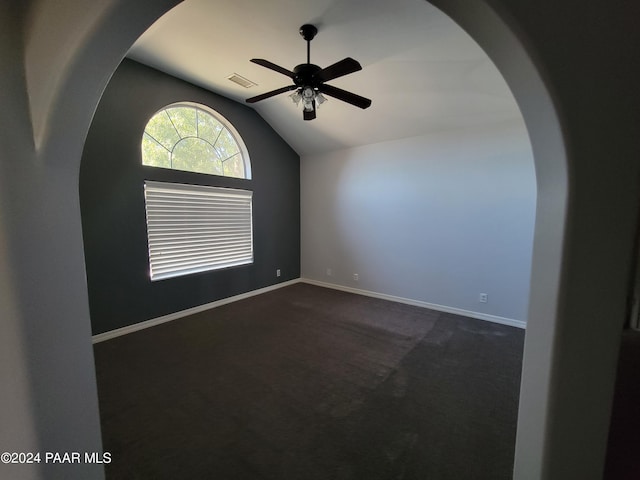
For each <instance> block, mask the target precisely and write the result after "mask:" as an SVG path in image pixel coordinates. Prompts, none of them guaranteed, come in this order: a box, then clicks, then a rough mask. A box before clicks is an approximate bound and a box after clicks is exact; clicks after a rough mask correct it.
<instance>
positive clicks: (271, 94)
mask: <svg viewBox="0 0 640 480" xmlns="http://www.w3.org/2000/svg"><path fill="white" fill-rule="evenodd" d="M296 88H298V87H296V86H295V85H288V86H286V87H282V88H278V89H277V90H272V91H270V92H267V93H263V94H262V95H256V96H255V97H251V98H247V99H246V100H245V102H247V103H256V102H259V101H260V100H264V99H265V98H270V97H274V96H276V95H280V94H281V93H284V92H289V91H291V90H295V89H296Z"/></svg>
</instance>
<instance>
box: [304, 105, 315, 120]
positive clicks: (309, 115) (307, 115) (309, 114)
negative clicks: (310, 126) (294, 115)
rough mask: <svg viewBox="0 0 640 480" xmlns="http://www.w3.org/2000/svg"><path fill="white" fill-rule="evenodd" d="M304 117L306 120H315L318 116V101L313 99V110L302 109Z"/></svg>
mask: <svg viewBox="0 0 640 480" xmlns="http://www.w3.org/2000/svg"><path fill="white" fill-rule="evenodd" d="M302 118H304V119H305V120H313V119H314V118H316V101H315V100H314V101H313V110H311V111H310V112H307V111H306V110H302Z"/></svg>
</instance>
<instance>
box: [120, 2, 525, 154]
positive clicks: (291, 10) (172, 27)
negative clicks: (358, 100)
mask: <svg viewBox="0 0 640 480" xmlns="http://www.w3.org/2000/svg"><path fill="white" fill-rule="evenodd" d="M305 23H312V24H314V25H316V26H317V27H318V35H317V36H316V38H315V39H314V40H313V41H312V42H311V63H315V64H317V65H320V66H321V67H326V66H328V65H330V64H333V63H335V62H336V61H338V60H341V59H343V58H345V57H353V58H355V59H356V60H358V61H359V62H360V64H361V65H362V67H363V70H362V71H359V72H356V73H353V74H350V75H347V76H345V77H341V78H338V79H335V80H332V81H330V82H327V83H328V84H330V85H334V86H336V87H340V88H343V89H345V90H349V91H352V92H354V93H357V94H359V95H362V96H364V97H368V98H370V99H372V100H373V103H372V105H371V107H369V108H368V109H366V110H361V109H359V108H357V107H353V106H351V105H349V104H346V103H344V102H341V101H340V100H337V99H334V98H331V97H329V101H328V102H327V103H325V104H324V105H322V107H320V109H318V112H317V118H316V119H315V120H312V121H303V120H302V111H301V107H296V106H295V105H294V104H293V103H292V101H291V99H289V98H288V96H287V94H281V95H279V96H276V97H272V98H270V99H267V100H263V101H261V102H258V103H255V104H253V108H255V109H256V110H257V111H258V113H259V114H260V115H261V116H262V117H263V118H264V119H265V120H266V121H267V122H268V123H269V124H270V125H271V126H272V127H273V128H274V129H275V130H276V131H277V132H278V133H279V134H280V135H281V136H282V137H283V138H284V139H285V140H286V141H287V143H289V145H291V146H292V147H293V148H294V149H295V150H296V151H297V152H298V153H299V154H300V155H312V154H316V153H322V152H326V151H331V150H336V149H341V148H346V147H354V146H359V145H366V144H371V143H377V142H381V141H388V140H395V139H399V138H407V137H413V136H417V135H422V134H426V133H430V132H434V131H443V130H449V129H455V128H463V127H473V126H477V125H486V124H490V123H503V122H512V121H521V118H522V117H521V115H520V112H519V110H518V107H517V105H516V103H515V100H514V98H513V96H512V95H511V93H510V91H509V88H508V87H507V85H506V83H505V81H504V79H503V78H502V76H501V75H500V73H499V72H498V70H497V69H496V67H495V66H494V65H493V63H492V62H491V61H490V60H489V58H488V57H487V56H486V54H485V53H484V52H483V51H482V50H481V49H480V47H479V46H478V45H477V44H476V43H475V42H474V41H473V40H472V39H471V38H470V37H469V36H468V35H467V34H466V33H465V32H464V31H463V30H462V29H461V28H459V27H458V26H457V25H456V24H455V23H454V22H453V21H452V20H450V19H449V18H448V17H447V16H445V15H444V14H443V13H441V12H440V11H439V10H437V9H436V8H435V7H433V6H432V5H431V4H429V3H427V2H426V1H424V0H394V1H393V2H391V1H389V0H269V1H264V0H262V1H261V0H215V1H213V0H186V1H185V2H184V3H182V4H180V5H178V6H177V7H175V8H174V9H173V10H171V11H170V12H168V13H167V14H166V15H164V16H163V17H162V18H160V19H159V20H158V21H157V22H156V23H155V24H154V25H152V26H151V28H149V30H147V31H146V32H145V33H144V34H143V35H142V36H141V37H140V38H139V39H138V41H137V42H136V43H135V44H134V45H133V47H132V48H131V50H130V52H129V54H128V56H129V57H130V58H132V59H134V60H137V61H139V62H141V63H144V64H146V65H149V66H152V67H155V68H157V69H159V70H161V71H164V72H167V73H170V74H172V75H174V76H176V77H179V78H182V79H184V80H187V81H189V82H191V83H194V84H196V85H200V86H202V87H205V88H207V89H209V90H212V91H214V92H216V93H219V94H221V95H223V96H225V97H228V98H231V99H234V100H237V101H239V102H242V103H244V100H245V99H246V98H249V97H252V96H255V95H259V94H262V93H265V92H268V91H270V90H274V89H276V88H279V87H283V86H286V85H289V84H291V83H292V82H291V80H290V79H289V78H288V77H286V76H284V75H281V74H279V73H276V72H274V71H272V70H269V69H266V68H264V67H261V66H259V65H255V64H253V63H251V62H250V61H249V60H250V59H251V58H264V59H267V60H269V61H271V62H273V63H276V64H278V65H281V66H283V67H285V68H287V69H289V70H292V69H293V67H294V66H296V65H298V64H300V63H305V62H306V42H305V41H304V39H303V38H302V37H301V36H300V34H299V33H298V30H299V28H300V26H301V25H303V24H305ZM232 73H237V74H240V75H242V76H243V77H246V78H248V79H249V80H252V81H253V82H255V83H257V84H258V85H257V86H255V87H252V88H249V89H245V88H243V87H240V86H238V85H236V84H235V83H233V82H231V81H229V80H228V79H227V77H228V76H229V75H231V74H232Z"/></svg>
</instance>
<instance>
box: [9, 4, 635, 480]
mask: <svg viewBox="0 0 640 480" xmlns="http://www.w3.org/2000/svg"><path fill="white" fill-rule="evenodd" d="M176 3H177V2H176V1H172V0H167V1H166V2H155V1H152V0H148V1H144V2H137V3H136V5H135V6H131V4H130V3H128V2H126V1H124V0H111V1H110V0H104V1H103V2H101V3H100V7H101V8H96V9H94V10H92V11H91V12H86V11H83V8H82V6H81V5H80V4H79V2H78V1H77V0H67V1H65V2H64V3H61V2H56V1H53V0H51V1H46V0H43V1H41V2H39V3H38V4H37V5H36V7H37V8H34V9H33V11H32V12H31V13H32V14H31V17H30V18H31V21H30V22H28V25H27V26H28V28H27V33H26V45H25V57H26V82H27V87H28V94H29V98H30V104H29V106H30V110H31V117H32V119H34V120H33V126H34V136H35V147H36V153H35V154H34V156H35V158H36V159H37V163H38V164H39V165H40V166H42V165H44V167H43V168H44V169H45V170H46V172H45V173H47V172H48V173H56V172H62V175H60V176H59V178H58V183H57V184H56V188H51V189H50V190H48V191H45V192H43V193H42V194H41V196H40V197H39V199H40V200H39V201H40V202H41V203H43V204H44V203H45V202H47V201H51V202H53V201H54V200H56V201H57V200H58V194H59V193H60V192H61V191H63V190H68V191H71V192H72V193H71V194H66V195H63V196H62V198H63V200H62V201H57V203H56V204H55V205H53V206H51V207H50V208H51V210H50V212H49V213H51V214H53V215H58V216H60V218H62V217H64V221H63V222H61V223H60V224H59V225H55V226H53V227H52V230H51V231H50V232H49V233H50V235H51V236H52V237H53V238H54V240H55V239H56V238H57V239H59V240H60V242H61V243H64V239H66V238H70V239H71V244H72V246H73V249H68V250H67V251H66V252H65V253H64V256H63V257H61V258H60V259H58V261H56V262H53V261H51V260H49V259H46V261H45V262H44V265H45V266H46V267H51V268H52V269H54V271H56V270H57V271H58V272H60V273H62V272H64V273H65V274H66V275H67V278H68V279H69V281H68V284H67V286H66V287H65V288H66V291H65V293H66V294H67V295H71V296H72V299H69V300H66V301H65V302H63V304H62V305H61V306H60V308H59V310H58V311H57V312H56V313H55V315H54V317H53V321H55V322H58V323H59V325H58V327H59V328H58V329H57V331H54V332H46V331H45V332H37V331H34V332H32V336H31V338H30V341H31V342H32V343H33V346H32V347H30V348H32V349H33V350H34V351H35V349H36V345H37V346H38V348H39V352H38V354H37V355H38V356H39V357H40V358H49V359H50V360H51V363H49V364H43V363H42V362H41V363H39V364H38V369H35V368H34V369H33V371H32V376H34V377H36V381H35V383H38V384H39V385H38V386H36V387H34V388H33V392H32V400H35V399H37V398H39V397H40V396H43V397H47V396H48V395H50V396H52V398H58V399H60V395H59V393H56V392H57V391H58V387H57V386H56V385H54V384H53V382H54V381H55V380H56V379H61V380H65V381H66V383H67V385H68V388H69V389H70V390H71V391H74V389H75V388H76V387H77V386H78V385H79V384H81V385H83V389H85V388H88V394H89V395H90V396H91V395H93V401H90V402H89V404H90V405H89V407H86V406H84V407H83V406H82V405H83V404H86V403H87V398H86V397H83V396H81V395H77V396H76V398H75V400H73V399H66V402H65V403H63V404H62V403H60V402H55V401H54V402H49V404H47V405H44V404H40V405H37V406H35V407H34V409H33V417H34V418H35V423H36V430H37V431H38V436H39V439H40V442H41V443H42V444H43V445H47V448H48V449H56V448H57V449H58V450H60V451H64V450H69V448H68V446H69V445H72V444H74V441H75V442H77V439H78V438H80V439H82V438H84V439H87V441H88V442H89V443H91V444H93V445H96V444H99V436H100V434H99V427H98V424H97V422H96V419H97V408H96V405H97V402H96V401H95V372H94V371H93V366H92V362H91V358H92V357H91V344H90V338H89V336H88V335H87V331H88V324H89V321H88V306H87V290H86V283H85V282H84V277H83V276H84V269H83V258H82V240H81V225H80V215H79V209H78V182H77V176H78V171H79V167H80V158H81V153H82V147H83V144H84V139H85V136H86V132H87V130H88V128H89V124H90V121H91V117H92V114H93V111H94V110H95V108H96V106H97V104H98V101H99V99H100V96H101V93H102V91H103V90H104V88H105V86H106V83H107V81H108V79H109V77H110V75H111V74H112V73H113V72H114V71H115V68H116V67H117V65H118V63H119V62H120V60H121V58H122V57H123V56H124V54H125V53H126V51H127V50H128V48H129V47H130V45H131V44H132V43H133V42H134V41H135V39H136V38H137V36H139V35H140V34H141V33H142V32H143V31H144V30H145V29H146V27H147V26H148V25H149V24H151V23H152V22H153V21H155V20H156V19H157V18H158V17H159V16H160V15H162V14H163V13H164V12H166V11H168V10H169V9H170V8H171V7H172V6H173V5H174V4H176ZM432 3H433V4H434V5H435V6H437V7H438V8H440V9H441V10H443V11H444V12H445V13H447V14H448V15H449V16H450V17H451V18H453V19H454V20H455V21H456V22H457V23H459V24H460V25H461V26H462V27H463V28H464V29H465V30H467V32H468V33H469V34H470V35H471V36H472V37H473V38H474V39H475V40H476V41H477V42H478V43H479V44H480V46H481V47H482V48H483V49H484V50H485V51H486V52H487V53H488V55H489V56H490V57H491V58H492V60H493V61H494V63H495V64H496V65H497V67H498V68H499V69H500V71H501V72H502V74H503V76H504V77H505V79H506V80H507V82H508V84H509V85H510V87H511V89H512V91H513V93H514V96H515V97H516V99H517V101H518V103H519V105H520V108H521V111H522V113H523V116H524V118H525V121H526V123H527V127H528V130H529V134H530V138H531V142H532V146H533V151H534V158H535V164H536V176H537V181H538V204H537V217H536V226H535V239H534V253H533V272H532V282H531V284H532V287H531V294H530V311H529V327H528V331H527V336H526V345H525V358H524V369H523V381H522V389H521V402H520V415H519V421H518V435H517V446H516V466H515V475H514V478H517V479H525V478H532V479H533V478H560V477H558V476H557V475H558V474H559V472H568V471H571V472H573V476H574V477H576V478H597V476H598V472H599V470H600V469H601V466H602V462H603V458H604V457H603V456H604V445H605V444H606V430H607V421H608V409H609V404H610V397H611V388H612V381H611V382H610V381H608V380H607V378H609V377H610V376H611V371H612V369H613V367H614V364H615V354H616V351H617V343H616V342H617V340H616V338H615V330H616V329H615V328H613V327H608V328H606V329H604V330H603V331H602V332H600V331H599V330H598V329H596V331H590V332H588V333H589V335H588V336H582V337H580V338H579V339H578V340H579V341H581V342H582V344H583V345H585V347H584V348H588V347H589V346H590V345H592V343H593V340H594V337H598V335H599V334H601V333H604V334H606V335H605V338H602V342H603V345H604V347H603V348H602V349H596V350H595V351H592V352H591V353H592V354H594V352H595V356H593V355H592V357H591V359H590V360H589V361H588V362H587V363H586V364H585V365H582V366H576V365H573V363H574V362H575V360H576V356H577V355H579V354H580V353H581V350H584V348H577V349H573V350H572V349H569V351H568V353H566V354H565V353H563V354H562V355H559V352H564V350H563V349H561V348H560V347H566V346H567V335H572V334H574V333H576V332H577V331H578V330H577V327H576V322H577V320H572V319H574V318H575V316H576V315H577V314H578V313H579V312H580V309H579V308H578V309H576V308H573V306H574V305H575V304H576V303H577V300H576V295H577V294H578V292H575V291H572V290H571V289H568V287H567V286H566V282H567V281H568V277H569V276H570V275H571V273H572V272H573V274H574V275H575V274H576V272H578V273H579V271H580V270H579V269H578V268H577V267H576V265H577V262H579V260H580V258H579V256H578V257H576V256H573V257H571V256H568V255H567V254H566V246H567V244H568V243H567V242H573V244H575V243H576V240H575V238H568V237H567V235H568V234H567V230H566V225H567V223H566V220H567V218H568V217H569V214H568V210H569V209H570V207H571V204H570V201H571V199H572V195H573V193H574V187H575V182H576V179H575V178H574V174H573V173H572V174H571V175H570V172H569V169H568V165H569V161H568V159H567V153H566V152H567V148H566V147H565V143H566V142H565V141H566V135H565V136H564V137H563V134H564V133H565V132H566V125H567V124H566V122H567V119H566V117H564V118H561V116H560V115H558V112H557V111H556V107H555V106H554V100H555V98H554V92H553V91H550V89H552V88H553V86H552V85H553V83H552V82H551V81H550V79H549V77H548V76H546V75H547V73H548V72H546V71H545V63H544V57H536V59H535V61H534V60H532V56H533V57H535V53H532V52H535V49H532V52H529V51H528V48H531V47H530V46H528V45H525V43H524V42H525V40H524V39H523V38H524V37H523V35H521V33H522V32H521V31H520V30H519V25H520V24H521V23H526V21H527V18H525V17H526V15H527V13H531V12H528V11H527V8H524V9H522V10H517V15H518V16H517V17H509V14H508V12H500V13H498V12H497V11H496V10H494V9H493V8H492V7H491V6H490V3H491V4H494V3H495V4H498V5H500V3H499V2H488V1H481V0H478V1H475V2H462V1H457V0H433V1H432ZM505 3H506V2H505ZM55 8H58V11H59V9H60V8H64V9H65V10H68V12H67V13H69V15H67V16H66V17H65V16H60V15H56V17H57V23H55V24H51V23H48V21H47V20H49V19H50V13H51V11H52V9H53V10H55ZM531 8H532V9H533V7H531ZM505 10H506V8H505ZM505 19H506V20H505ZM79 23H81V24H84V25H87V24H88V25H90V28H87V29H86V30H84V31H81V32H79V31H78V30H77V28H74V26H76V25H78V24H79ZM514 32H518V34H516V33H514ZM62 45H64V52H65V54H64V55H60V54H58V53H56V54H54V55H52V54H51V49H52V48H53V49H56V48H58V49H59V50H62V49H61V48H60V47H61V46H62ZM47 71H53V72H59V74H58V75H54V76H47V75H46V72H47ZM628 147H629V148H627V149H626V150H625V152H623V153H624V154H625V158H629V154H632V153H634V152H637V150H634V149H633V145H632V144H629V146H628ZM38 168H39V167H38ZM569 185H572V190H569ZM636 191H637V190H636ZM629 192H630V193H633V191H631V190H630V191H629ZM628 199H629V198H628V196H627V197H626V198H624V199H623V200H625V201H626V200H628ZM631 216H633V217H634V220H629V219H628V218H627V217H626V216H625V217H624V224H623V225H622V227H621V230H620V231H619V232H618V233H625V232H626V230H625V229H626V228H627V227H629V226H630V222H633V221H635V215H629V217H631ZM576 228H577V227H576ZM573 232H574V233H573V234H574V235H575V234H576V232H578V233H580V232H582V230H580V228H577V229H574V231H573ZM607 239H608V237H607ZM629 243H630V242H629ZM619 246H621V247H623V249H624V247H626V246H627V245H626V243H624V242H622V243H620V244H619ZM25 255H26V254H25ZM621 260H623V257H621V258H616V264H615V267H616V268H619V265H620V263H621ZM34 268H35V267H34ZM572 268H573V270H572ZM614 270H615V269H614ZM606 273H607V275H609V277H610V278H614V277H615V278H616V280H620V277H621V275H619V274H618V273H619V272H618V271H613V270H612V271H609V270H607V272H606ZM569 279H570V278H569ZM606 280H607V277H606V275H605V279H604V281H606ZM43 282H44V283H43V285H44V286H46V285H53V284H54V282H55V280H54V278H52V277H50V278H48V279H45V280H43ZM18 288H25V289H26V288H27V287H26V286H24V285H20V284H19V285H18ZM619 296H620V294H619V292H614V291H613V290H612V291H611V294H610V295H608V296H607V297H606V299H605V304H606V303H607V300H608V301H609V305H611V304H612V303H615V305H614V306H615V307H616V308H617V309H618V310H615V309H614V311H613V312H612V314H613V315H614V316H616V315H618V316H619V314H620V313H621V312H620V311H619V309H620V308H621V305H619V302H618V300H619ZM42 308H43V309H44V308H46V304H45V306H43V307H42ZM40 313H42V314H44V312H40ZM70 313H71V314H73V316H74V317H76V318H75V319H74V320H73V322H72V321H71V320H69V319H68V318H67V317H68V316H69V315H68V314H70ZM29 315H32V316H34V315H37V312H36V313H31V314H29ZM78 317H80V318H81V319H83V320H84V321H85V323H86V325H85V329H84V330H83V331H82V332H80V333H76V334H69V330H70V329H71V328H73V326H74V325H75V324H77V318H78ZM34 322H35V320H32V323H34ZM594 322H595V320H594V321H593V322H591V324H590V325H595V323H594ZM46 335H49V336H48V337H47V336H46ZM51 335H53V337H51ZM600 336H601V335H600ZM56 341H59V342H60V344H63V345H65V351H67V352H68V351H71V352H74V353H77V355H75V358H74V360H75V361H76V362H77V364H78V366H77V368H76V369H75V370H74V371H73V372H67V373H65V374H61V373H60V362H58V360H59V358H61V356H64V355H61V354H60V353H59V351H58V347H57V346H56ZM578 345H580V342H578ZM43 350H44V353H43ZM31 355H32V356H33V355H34V353H33V352H32V353H31ZM67 356H68V355H67ZM16 358H17V357H16ZM612 359H613V360H612ZM17 361H20V360H17ZM62 364H64V362H62ZM574 367H575V370H574V371H575V372H576V373H577V375H575V377H576V378H575V379H574V383H573V384H571V382H569V384H567V385H565V386H562V385H561V382H566V380H567V379H568V374H569V373H570V372H571V370H572V368H574ZM592 367H594V368H592ZM585 370H589V371H590V373H591V375H592V378H590V379H585V376H584V375H582V374H581V373H582V372H584V371H585ZM594 370H595V371H594ZM65 375H66V377H65ZM44 376H51V378H52V381H51V382H39V381H38V380H39V377H44ZM91 385H93V393H92V392H91ZM588 385H595V386H596V387H599V388H598V390H597V392H596V394H595V395H593V396H592V398H589V399H586V398H582V397H580V396H579V395H580V394H581V393H584V389H585V388H587V386H588ZM576 386H577V387H578V390H577V391H576V392H575V393H573V394H571V392H570V389H571V388H572V387H576ZM565 393H569V394H568V395H567V396H563V395H562V394H565ZM561 397H562V398H561ZM576 401H577V402H578V404H579V405H578V407H580V408H578V409H577V411H578V412H582V414H584V412H585V410H588V408H589V407H590V406H592V405H596V406H597V405H599V407H597V408H595V409H594V410H593V412H592V417H591V419H590V420H591V421H590V422H584V421H582V422H581V420H582V418H581V416H580V415H579V414H578V413H576V414H575V415H568V416H566V417H565V414H567V413H570V406H571V403H574V405H575V402H576ZM76 408H78V410H80V411H84V412H85V413H86V415H85V416H86V417H89V420H90V421H89V422H86V424H84V425H83V424H82V422H83V421H84V420H85V418H84V417H83V416H78V417H76V418H74V417H73V416H72V415H70V414H69V412H70V411H74V410H75V409H76ZM87 409H89V411H87ZM92 409H93V410H95V411H91V410H92ZM45 425H46V426H45ZM76 426H77V427H78V429H76V428H75V427H76ZM573 427H578V428H573ZM64 431H67V432H73V433H68V434H67V435H68V436H67V437H65V434H64V433H61V432H64ZM71 437H75V440H74V441H71V440H70V439H71ZM574 440H575V441H574ZM578 440H579V441H578ZM580 442H582V443H583V444H585V445H588V448H587V447H585V448H577V447H572V446H571V445H574V444H576V443H580ZM65 447H66V448H65ZM578 458H580V462H579V463H580V464H579V465H577V466H576V463H575V462H576V460H577V459H578ZM572 465H573V467H572ZM70 472H74V473H73V474H77V471H76V470H70ZM583 472H586V473H587V474H586V475H581V473H583ZM594 472H595V473H594ZM93 474H94V475H95V478H100V473H99V472H98V471H97V470H94V473H93ZM84 478H88V477H84ZM92 478H93V477H92Z"/></svg>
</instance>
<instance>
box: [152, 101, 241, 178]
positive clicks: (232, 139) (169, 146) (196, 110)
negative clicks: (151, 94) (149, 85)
mask: <svg viewBox="0 0 640 480" xmlns="http://www.w3.org/2000/svg"><path fill="white" fill-rule="evenodd" d="M142 164H143V165H148V166H152V167H161V168H170V169H173V170H184V171H187V172H196V173H206V174H210V175H221V176H224V177H235V178H251V164H250V163H249V156H248V154H247V151H246V147H245V146H244V143H243V142H242V139H241V138H240V136H239V135H238V133H237V132H236V130H235V129H234V128H233V126H232V125H231V124H230V123H229V122H228V121H227V120H226V119H225V118H223V117H222V116H220V115H218V114H216V113H215V112H213V111H211V110H210V109H208V108H207V107H205V106H204V105H198V104H189V103H179V104H174V105H169V106H168V107H166V108H163V109H162V110H160V111H159V112H158V113H156V114H155V115H154V116H153V117H151V120H149V122H148V123H147V126H146V127H145V129H144V134H143V137H142Z"/></svg>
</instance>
